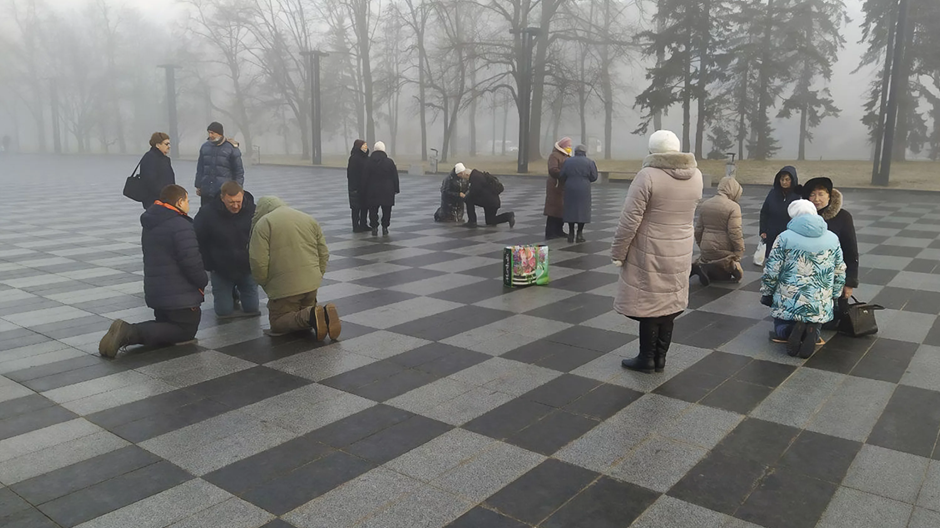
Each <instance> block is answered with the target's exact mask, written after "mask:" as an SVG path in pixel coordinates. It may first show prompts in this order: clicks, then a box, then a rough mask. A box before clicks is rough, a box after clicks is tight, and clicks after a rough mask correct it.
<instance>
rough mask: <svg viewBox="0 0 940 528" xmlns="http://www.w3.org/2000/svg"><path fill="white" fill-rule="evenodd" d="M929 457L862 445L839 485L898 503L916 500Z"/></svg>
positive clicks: (925, 473)
mask: <svg viewBox="0 0 940 528" xmlns="http://www.w3.org/2000/svg"><path fill="white" fill-rule="evenodd" d="M929 463H930V460H928V459H926V458H923V457H919V456H916V455H911V454H908V453H901V452H900V451H894V450H892V449H885V448H883V447H878V446H873V445H868V444H866V445H863V446H862V449H861V451H859V452H858V455H857V456H856V457H855V461H854V462H852V466H851V467H850V468H849V471H848V473H846V475H845V480H843V481H842V485H843V486H846V487H849V488H855V489H857V490H861V491H866V492H868V493H873V494H875V495H881V496H882V497H887V498H889V499H894V500H898V501H901V502H907V503H913V502H914V501H915V500H917V492H918V491H919V490H920V488H921V485H922V483H923V482H924V478H925V477H926V475H927V467H928V465H929Z"/></svg>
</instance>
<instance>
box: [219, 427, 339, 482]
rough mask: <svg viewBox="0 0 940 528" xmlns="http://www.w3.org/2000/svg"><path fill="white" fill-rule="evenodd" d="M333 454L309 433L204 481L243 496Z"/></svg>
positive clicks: (226, 467) (225, 468) (244, 460)
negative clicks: (266, 483) (251, 490)
mask: <svg viewBox="0 0 940 528" xmlns="http://www.w3.org/2000/svg"><path fill="white" fill-rule="evenodd" d="M334 451H335V450H334V449H332V448H329V447H327V446H325V445H323V444H322V443H320V442H318V441H317V439H316V438H315V437H314V436H313V435H312V434H310V433H308V434H305V435H303V436H299V437H297V438H294V439H293V440H289V441H287V442H284V443H283V444H281V445H279V446H276V447H272V448H271V449H268V450H266V451H262V452H260V453H258V454H256V455H252V456H250V457H248V458H245V459H242V460H239V461H238V462H235V463H233V464H230V465H228V466H225V467H223V468H221V469H217V470H215V471H213V472H211V473H208V474H206V475H203V477H202V478H203V480H206V481H207V482H211V483H212V484H215V485H216V486H218V487H220V488H222V489H224V490H226V491H228V492H230V493H233V494H235V495H241V494H243V493H245V492H246V491H248V490H249V489H252V488H255V487H258V486H261V485H262V484H264V483H265V482H268V481H270V480H272V479H274V478H277V477H279V476H282V475H286V474H288V473H290V472H291V471H293V470H295V469H297V468H299V467H301V466H304V465H306V464H309V463H311V462H313V461H315V460H318V459H320V458H322V457H324V456H326V455H328V454H330V453H332V452H334Z"/></svg>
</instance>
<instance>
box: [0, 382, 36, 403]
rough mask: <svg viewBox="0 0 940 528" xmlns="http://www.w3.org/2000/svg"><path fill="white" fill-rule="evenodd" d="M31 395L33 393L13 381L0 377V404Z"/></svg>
mask: <svg viewBox="0 0 940 528" xmlns="http://www.w3.org/2000/svg"><path fill="white" fill-rule="evenodd" d="M31 394H35V393H34V392H33V391H31V390H30V389H28V388H26V387H24V386H22V385H20V384H19V383H16V382H15V381H10V380H8V379H6V378H4V377H3V376H0V402H5V401H9V400H14V399H16V398H22V397H23V396H29V395H31Z"/></svg>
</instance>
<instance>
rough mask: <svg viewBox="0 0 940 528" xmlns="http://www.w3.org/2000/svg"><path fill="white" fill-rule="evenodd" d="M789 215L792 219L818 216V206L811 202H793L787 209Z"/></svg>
mask: <svg viewBox="0 0 940 528" xmlns="http://www.w3.org/2000/svg"><path fill="white" fill-rule="evenodd" d="M787 213H788V214H789V215H790V218H796V217H798V216H803V215H814V214H816V206H815V205H813V202H811V201H809V200H793V201H792V202H790V206H789V207H787Z"/></svg>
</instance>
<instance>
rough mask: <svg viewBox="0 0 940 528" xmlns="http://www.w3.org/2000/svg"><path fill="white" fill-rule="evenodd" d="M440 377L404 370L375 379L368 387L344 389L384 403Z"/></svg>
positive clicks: (413, 370)
mask: <svg viewBox="0 0 940 528" xmlns="http://www.w3.org/2000/svg"><path fill="white" fill-rule="evenodd" d="M439 378H440V376H436V375H434V374H430V373H428V372H424V371H422V370H416V369H405V370H402V371H400V372H396V373H394V374H392V375H391V376H387V377H384V378H380V379H377V380H375V381H373V382H372V383H370V384H368V385H363V386H361V387H356V388H354V389H346V392H349V393H352V394H355V395H357V396H362V397H363V398H368V399H370V400H373V401H377V402H384V401H386V400H390V399H392V398H394V397H396V396H401V395H402V394H405V393H406V392H410V391H412V390H414V389H417V388H418V387H423V386H424V385H427V384H428V383H431V382H433V381H436V380H438V379H439Z"/></svg>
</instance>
